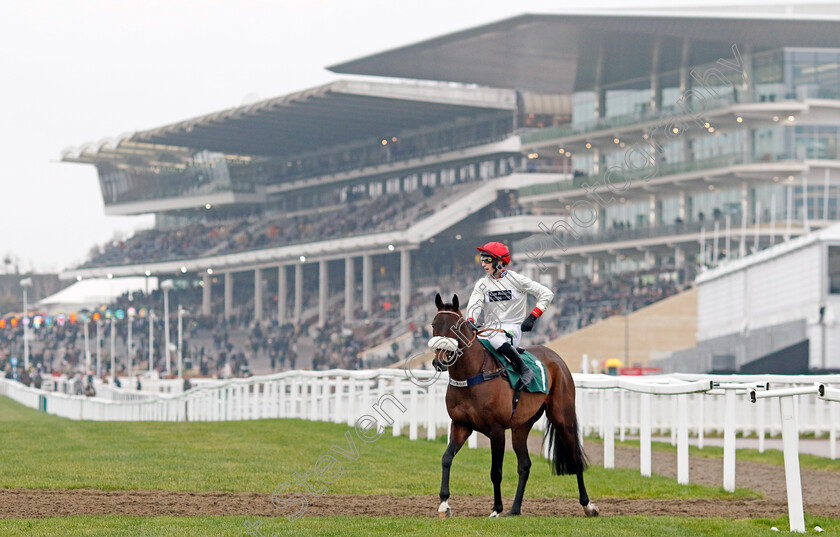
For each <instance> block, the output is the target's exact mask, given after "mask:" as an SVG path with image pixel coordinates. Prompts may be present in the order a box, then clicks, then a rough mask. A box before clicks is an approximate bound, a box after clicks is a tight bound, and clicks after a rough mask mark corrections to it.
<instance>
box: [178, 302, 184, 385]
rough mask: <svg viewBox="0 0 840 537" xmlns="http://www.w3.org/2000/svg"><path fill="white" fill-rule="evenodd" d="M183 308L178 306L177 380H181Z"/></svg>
mask: <svg viewBox="0 0 840 537" xmlns="http://www.w3.org/2000/svg"><path fill="white" fill-rule="evenodd" d="M183 321H184V307H183V306H182V305H181V304H178V378H181V367H182V364H183V356H184V353H183V349H182V348H183V345H184V326H183V324H184V323H183Z"/></svg>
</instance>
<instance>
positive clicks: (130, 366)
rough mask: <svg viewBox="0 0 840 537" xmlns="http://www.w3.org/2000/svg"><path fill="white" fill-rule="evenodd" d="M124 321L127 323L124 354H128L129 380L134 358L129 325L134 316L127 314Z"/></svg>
mask: <svg viewBox="0 0 840 537" xmlns="http://www.w3.org/2000/svg"><path fill="white" fill-rule="evenodd" d="M126 319H127V322H128V351H127V352H126V354H128V378H129V379H131V369H132V367H133V365H134V363H133V362H134V357H133V356H132V355H131V351H132V347H133V346H134V345H133V342H132V340H131V328H132V327H131V325H132V321H133V320H134V315H132V314H128V315H126Z"/></svg>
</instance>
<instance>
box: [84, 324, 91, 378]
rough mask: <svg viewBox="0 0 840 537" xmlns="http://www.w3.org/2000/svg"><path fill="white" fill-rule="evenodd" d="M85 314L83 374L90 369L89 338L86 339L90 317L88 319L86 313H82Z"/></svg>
mask: <svg viewBox="0 0 840 537" xmlns="http://www.w3.org/2000/svg"><path fill="white" fill-rule="evenodd" d="M83 315H84V316H85V374H86V375H87V373H88V372H89V371H90V340H89V339H88V324H90V319H88V315H87V313H85V314H83Z"/></svg>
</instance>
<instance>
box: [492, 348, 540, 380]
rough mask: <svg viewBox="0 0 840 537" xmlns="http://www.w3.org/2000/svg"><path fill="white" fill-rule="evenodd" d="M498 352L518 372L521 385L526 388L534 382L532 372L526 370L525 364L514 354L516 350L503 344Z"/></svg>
mask: <svg viewBox="0 0 840 537" xmlns="http://www.w3.org/2000/svg"><path fill="white" fill-rule="evenodd" d="M496 350H498V351H499V352H500V353H501V354H502V355H503V356H504V357H505V358H507V359H508V361H509V362H510V363H511V364H513V367H515V368H516V370H517V371H519V376H520V377H522V385H523V386H527V385H528V384H530V383H531V381H533V380H534V372H533V371H531V370H530V369H528V367H527V366H526V365H525V362H523V361H522V357H521V356H519V353H518V352H516V349H514V348H513V346H512V345H511V344H510V343H505V344H504V345H502V346H501V347H499V348H498V349H496Z"/></svg>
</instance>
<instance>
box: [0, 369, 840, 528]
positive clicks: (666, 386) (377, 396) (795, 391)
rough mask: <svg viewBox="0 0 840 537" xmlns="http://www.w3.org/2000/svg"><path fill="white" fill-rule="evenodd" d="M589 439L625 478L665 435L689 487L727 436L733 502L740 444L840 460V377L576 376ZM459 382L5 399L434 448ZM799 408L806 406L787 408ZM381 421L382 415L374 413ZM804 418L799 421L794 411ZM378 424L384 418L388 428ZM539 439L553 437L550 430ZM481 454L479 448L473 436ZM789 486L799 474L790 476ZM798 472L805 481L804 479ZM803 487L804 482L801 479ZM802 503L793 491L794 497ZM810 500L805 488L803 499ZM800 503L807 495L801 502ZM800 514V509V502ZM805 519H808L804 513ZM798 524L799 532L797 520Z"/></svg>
mask: <svg viewBox="0 0 840 537" xmlns="http://www.w3.org/2000/svg"><path fill="white" fill-rule="evenodd" d="M574 380H575V386H576V387H577V399H576V407H577V415H578V423H579V426H580V434H581V435H584V436H593V435H597V436H599V437H600V438H602V439H603V441H604V466H605V467H607V468H612V467H614V464H615V459H614V442H615V436H616V432H617V433H618V436H619V438H620V439H621V440H623V439H624V438H625V435H626V434H628V433H629V434H638V435H639V436H640V438H641V442H640V450H641V458H640V461H641V462H640V471H641V473H642V475H645V476H649V475H650V474H651V461H650V459H651V438H652V435H653V432H654V431H656V432H658V433H659V434H664V435H670V437H671V441H672V444H674V445H676V446H677V461H678V462H677V465H678V468H677V479H678V482H679V483H683V484H685V483H688V482H689V474H688V442H689V440H688V438H689V433H690V432H693V433H694V435H695V436H696V438H697V444H698V446H699V447H700V448H702V447H703V442H704V435H706V434H709V433H721V432H722V433H723V435H724V480H723V486H724V488H725V489H726V490H729V491H734V489H735V462H734V461H735V438H736V435H737V434H741V435H744V436H746V435H752V434H755V435H756V436H757V437H758V439H759V451H763V450H764V443H763V441H764V439H765V437H767V436H768V435H769V436H776V435H779V434H781V433H783V432H785V431H786V432H785V436H786V437H788V438H787V440H786V442H785V450H786V455H785V458H786V460H787V459H788V458H790V456H789V454H788V453H787V451H789V450H791V449H794V448H793V447H790V445H793V446H795V445H796V442H791V441H790V438H789V437H790V435H791V433H790V431H795V433H796V437H797V438H798V435H800V434H803V433H805V434H813V435H814V436H815V437H817V438H820V437H822V436H824V435H826V434H828V440H827V441H828V442H829V444H830V457H831V458H832V459H836V458H837V446H836V444H837V430H838V427H840V423H838V421H840V420H838V406H839V405H840V402H838V401H840V375H824V376H805V375H799V376H796V375H794V376H785V375H762V376H739V375H727V376H713V375H681V374H674V375H656V376H647V377H612V376H606V375H591V374H575V375H574ZM447 387H448V376H447V375H446V374H445V373H444V374H437V373H435V372H433V371H425V370H415V371H412V372H411V375H407V374H406V372H405V371H402V370H393V369H378V370H367V371H348V370H330V371H289V372H284V373H278V374H274V375H269V376H263V377H251V378H247V379H234V380H227V381H217V382H215V383H212V384H211V383H208V384H205V385H202V386H199V387H197V388H193V389H191V390H189V391H187V392H184V393H181V394H177V395H168V394H144V395H145V399H144V400H140V401H124V400H108V399H102V398H99V397H92V398H88V397H84V396H76V395H67V394H63V393H59V392H48V391H43V390H37V389H34V388H29V387H26V386H24V385H23V384H20V383H18V382H15V381H12V380H7V379H0V395H6V396H7V397H10V398H12V399H14V400H15V401H18V402H20V403H22V404H24V405H26V406H28V407H30V408H37V409H39V410H42V411H45V412H47V413H49V414H54V415H57V416H61V417H65V418H69V419H76V420H80V419H86V420H94V421H231V420H247V419H264V418H299V419H306V420H311V421H327V422H334V423H346V424H347V425H348V426H353V425H355V424H356V423H357V421H358V420H360V419H362V418H370V419H372V420H375V421H379V422H380V423H382V424H383V425H390V426H391V427H392V434H393V435H394V436H399V435H400V434H402V431H403V429H404V428H407V429H408V436H409V438H410V439H412V440H414V439H417V438H418V437H419V434H420V429H421V428H422V429H425V436H426V438H428V439H435V438H436V437H437V435H438V432H440V431H441V430H442V431H448V430H449V424H450V422H449V418H448V416H447V412H446V402H445V394H446V389H447ZM768 397H780V400H782V399H783V400H785V404H783V405H782V406H781V407H777V406H776V405H772V404H766V402H765V401H764V400H763V399H764V398H768ZM794 398H795V399H796V400H797V401H796V403H797V404H796V405H793V404H789V405H787V402H791V403H792V401H793V399H794ZM371 409H374V410H376V412H373V411H372V410H371ZM794 409H795V410H794ZM377 414H378V416H377ZM536 428H537V429H539V430H544V429H545V418H544V417H543V418H541V419H540V420H539V421H538V422H537V424H536ZM468 445H469V447H476V446H477V435H471V437H470V439H469V442H468ZM787 471H788V474H790V473H792V472H794V469H792V468H788V469H787ZM798 472H799V470H798V463H797V466H796V468H795V473H796V474H797V475H798ZM791 482H794V484H795V483H796V482H798V481H796V480H793V481H791V479H790V478H789V481H788V483H789V487H791V486H792V485H791ZM791 494H792V492H791V491H790V490H789V496H790V495H791ZM799 495H800V496H799V497H800V498H801V488H800V492H799ZM794 498H795V494H794ZM793 503H794V504H795V503H796V502H795V501H794V502H793ZM799 504H800V505H799V507H798V509H800V510H801V501H800V502H799ZM798 513H799V511H798V510H797V507H796V506H795V505H793V504H791V506H790V514H791V515H792V516H791V529H792V530H793V531H796V529H795V528H798V527H799V522H798V520H799V518H798V516H799V515H798ZM795 517H796V524H794V522H795V521H794V518H795Z"/></svg>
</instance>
